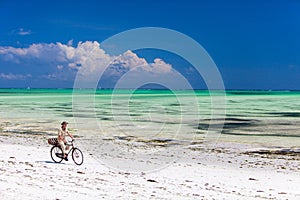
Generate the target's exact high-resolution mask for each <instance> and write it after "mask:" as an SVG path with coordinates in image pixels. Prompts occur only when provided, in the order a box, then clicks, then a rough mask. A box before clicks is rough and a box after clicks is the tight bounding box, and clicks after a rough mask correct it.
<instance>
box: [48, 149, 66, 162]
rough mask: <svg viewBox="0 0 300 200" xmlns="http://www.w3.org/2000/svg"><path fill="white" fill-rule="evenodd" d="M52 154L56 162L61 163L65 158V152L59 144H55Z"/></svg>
mask: <svg viewBox="0 0 300 200" xmlns="http://www.w3.org/2000/svg"><path fill="white" fill-rule="evenodd" d="M50 155H51V158H52V160H53V161H54V162H56V163H60V162H61V161H62V160H63V152H62V150H61V148H60V147H59V146H53V147H52V148H51V150H50Z"/></svg>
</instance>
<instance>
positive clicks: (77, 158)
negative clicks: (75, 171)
mask: <svg viewBox="0 0 300 200" xmlns="http://www.w3.org/2000/svg"><path fill="white" fill-rule="evenodd" d="M72 159H73V161H74V163H75V164H76V165H81V164H82V163H83V154H82V152H81V151H80V149H78V148H74V149H73V151H72Z"/></svg>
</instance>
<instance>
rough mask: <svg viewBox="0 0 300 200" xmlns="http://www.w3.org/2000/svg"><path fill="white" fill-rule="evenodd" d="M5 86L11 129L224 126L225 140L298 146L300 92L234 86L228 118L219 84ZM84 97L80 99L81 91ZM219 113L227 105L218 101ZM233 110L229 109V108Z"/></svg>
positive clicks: (86, 132)
mask: <svg viewBox="0 0 300 200" xmlns="http://www.w3.org/2000/svg"><path fill="white" fill-rule="evenodd" d="M76 94H77V96H75V98H74V96H73V90H72V89H0V116H1V117H0V123H1V128H2V129H3V131H4V132H12V133H13V132H16V133H33V134H55V133H56V132H55V131H56V128H57V127H59V124H60V122H61V121H63V120H67V121H69V122H70V124H69V127H70V129H71V130H72V131H73V132H76V134H78V135H80V136H81V137H90V136H99V137H109V136H116V135H126V136H135V137H144V138H172V139H179V140H181V139H182V140H198V139H199V140H201V139H203V138H205V136H206V134H207V130H208V127H212V128H213V130H214V128H215V127H220V126H222V125H223V129H222V134H221V136H220V138H219V142H238V143H249V144H252V143H253V144H260V145H263V146H282V147H291V146H297V145H298V144H299V141H300V125H299V117H300V101H299V100H300V92H299V91H227V92H226V115H225V116H224V119H225V121H223V120H222V116H219V115H218V116H213V115H212V113H213V112H214V111H213V106H212V103H211V98H212V97H211V95H212V96H216V98H221V96H222V93H220V92H218V91H215V92H212V93H209V92H208V91H195V92H194V91H168V90H137V91H132V90H118V91H113V90H97V91H96V92H95V93H94V92H93V91H92V90H90V91H88V90H81V91H76ZM77 97H78V98H77ZM215 108H216V109H215V110H217V112H219V111H220V113H222V112H221V110H222V106H220V107H218V105H215ZM224 112H225V110H224Z"/></svg>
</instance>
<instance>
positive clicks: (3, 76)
mask: <svg viewBox="0 0 300 200" xmlns="http://www.w3.org/2000/svg"><path fill="white" fill-rule="evenodd" d="M31 77H32V76H31V74H26V75H23V74H12V73H9V74H4V73H0V79H6V80H24V79H27V78H31Z"/></svg>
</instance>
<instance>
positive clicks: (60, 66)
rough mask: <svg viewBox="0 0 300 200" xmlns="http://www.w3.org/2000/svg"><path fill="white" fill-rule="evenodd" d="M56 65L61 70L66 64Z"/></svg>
mask: <svg viewBox="0 0 300 200" xmlns="http://www.w3.org/2000/svg"><path fill="white" fill-rule="evenodd" d="M56 67H57V69H59V70H61V69H63V68H64V66H63V65H57V66H56Z"/></svg>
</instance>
